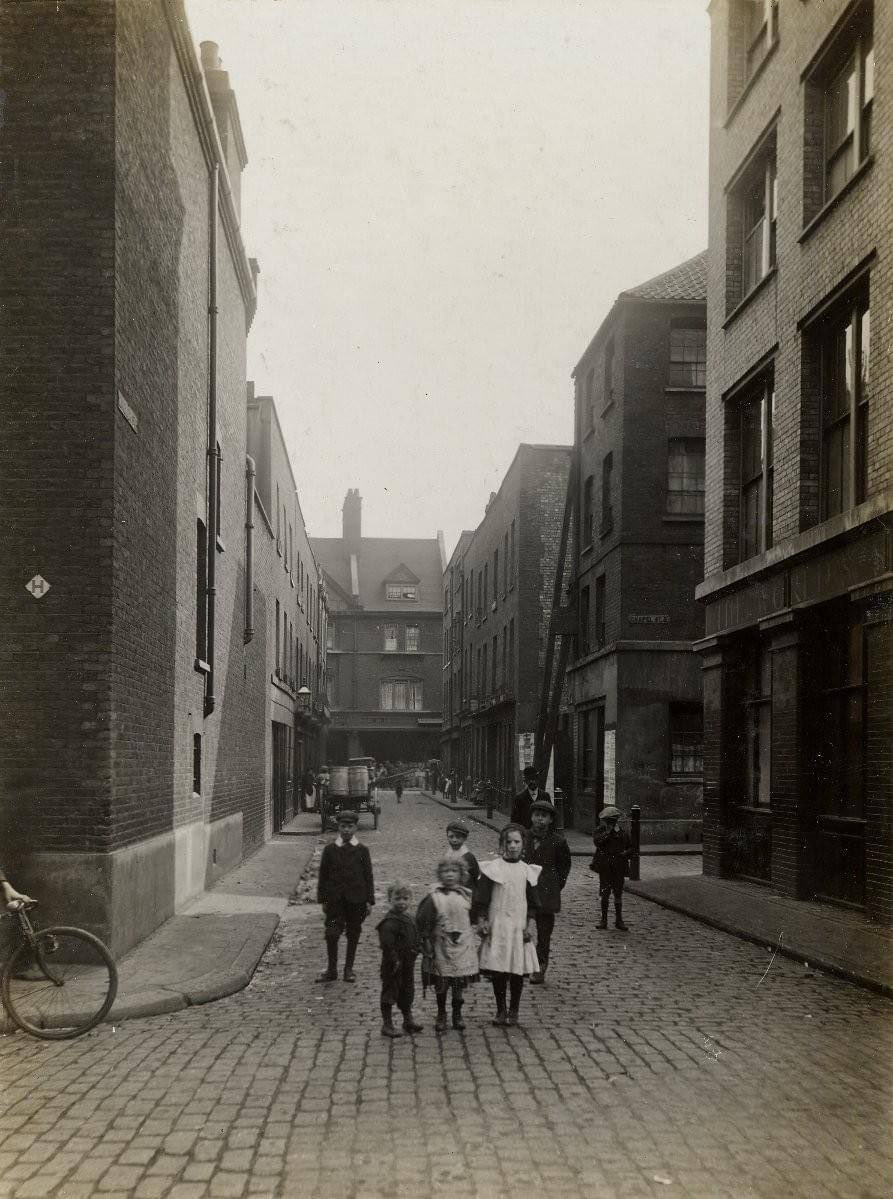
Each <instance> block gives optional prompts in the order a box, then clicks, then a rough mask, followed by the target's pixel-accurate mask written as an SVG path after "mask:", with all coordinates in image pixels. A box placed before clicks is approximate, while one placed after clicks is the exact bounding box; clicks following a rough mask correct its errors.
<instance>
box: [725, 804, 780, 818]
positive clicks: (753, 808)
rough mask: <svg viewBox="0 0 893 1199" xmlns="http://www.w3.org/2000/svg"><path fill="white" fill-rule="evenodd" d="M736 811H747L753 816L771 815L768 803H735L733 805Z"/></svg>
mask: <svg viewBox="0 0 893 1199" xmlns="http://www.w3.org/2000/svg"><path fill="white" fill-rule="evenodd" d="M734 807H735V811H736V812H749V813H750V814H751V815H754V816H771V815H772V808H771V807H770V806H769V804H767V803H766V804H755V803H737V804H735V805H734Z"/></svg>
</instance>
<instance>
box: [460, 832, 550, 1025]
mask: <svg viewBox="0 0 893 1199" xmlns="http://www.w3.org/2000/svg"><path fill="white" fill-rule="evenodd" d="M523 850H524V829H523V828H522V827H521V826H520V825H519V824H507V825H506V826H505V828H504V829H503V830H502V832H501V833H500V834H499V853H500V856H499V857H498V858H496V859H494V860H493V861H492V862H481V863H480V867H481V877H480V879H479V881H478V884H477V887H476V888H475V892H474V901H473V903H472V909H471V918H472V921H473V922H476V923H477V927H478V933H479V935H480V936H481V938H482V940H481V948H480V966H481V973H482V974H487V975H489V977H490V982H491V984H492V986H493V995H494V997H495V999H496V1018H495V1019H494V1020H493V1023H494V1024H496V1025H498V1026H503V1025H508V1026H510V1027H514V1026H515V1025H516V1024H517V1023H518V1008H519V1007H520V1005H521V994H522V992H523V990H524V979H525V977H526V976H527V975H530V974H535V973H537V972H538V971H539V961H538V960H537V956H536V945H535V939H536V920H535V914H536V912H537V911H538V909H539V906H540V901H539V896H538V895H537V892H536V883H537V880H538V879H539V876H540V870H541V867H540V866H532V865H530V864H529V863H528V862H522V861H521V854H522V852H523ZM506 992H508V993H509V1005H508V1010H506Z"/></svg>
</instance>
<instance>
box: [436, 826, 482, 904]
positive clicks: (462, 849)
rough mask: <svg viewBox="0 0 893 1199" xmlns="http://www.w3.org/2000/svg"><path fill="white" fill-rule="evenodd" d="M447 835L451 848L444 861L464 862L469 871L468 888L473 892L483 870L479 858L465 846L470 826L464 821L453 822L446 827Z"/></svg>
mask: <svg viewBox="0 0 893 1199" xmlns="http://www.w3.org/2000/svg"><path fill="white" fill-rule="evenodd" d="M446 835H447V841H448V842H449V845H450V847H449V849H448V850H447V851H446V853H445V854H444V855H443V856H444V860H449V861H457V860H461V861H462V862H464V864H465V869H466V870H467V871H468V886H469V888H470V889H471V890H472V891H473V890H474V887H475V884H476V883H477V881H478V879H479V878H480V876H481V868H480V866H479V865H478V860H477V858H476V857H475V856H474V854H473V853H472V852H471V850H470V849H469V848H468V846H467V845H466V844H465V842H466V841H467V840H468V825H467V824H466V823H465V821H464V820H451V821H450V822H449V824H448V825H447V826H446Z"/></svg>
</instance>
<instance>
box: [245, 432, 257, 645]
mask: <svg viewBox="0 0 893 1199" xmlns="http://www.w3.org/2000/svg"><path fill="white" fill-rule="evenodd" d="M256 476H257V468H256V467H255V465H254V459H253V458H252V457H251V455H250V454H246V455H245V642H246V644H247V643H248V642H249V641H250V640H251V638H252V637H253V636H254V480H255V478H256Z"/></svg>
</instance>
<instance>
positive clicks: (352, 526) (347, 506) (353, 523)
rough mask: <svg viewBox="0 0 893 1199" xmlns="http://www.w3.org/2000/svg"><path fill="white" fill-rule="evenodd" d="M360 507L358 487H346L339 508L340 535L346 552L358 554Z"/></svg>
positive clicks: (360, 529) (360, 527) (360, 534)
mask: <svg viewBox="0 0 893 1199" xmlns="http://www.w3.org/2000/svg"><path fill="white" fill-rule="evenodd" d="M362 509H363V501H362V499H361V498H360V489H359V488H358V487H350V488H348V491H347V495H346V496H345V497H344V506H343V508H342V509H341V536H342V539H343V541H344V551H345V553H347V554H359V552H360V539H361V538H362V535H363V534H362Z"/></svg>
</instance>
